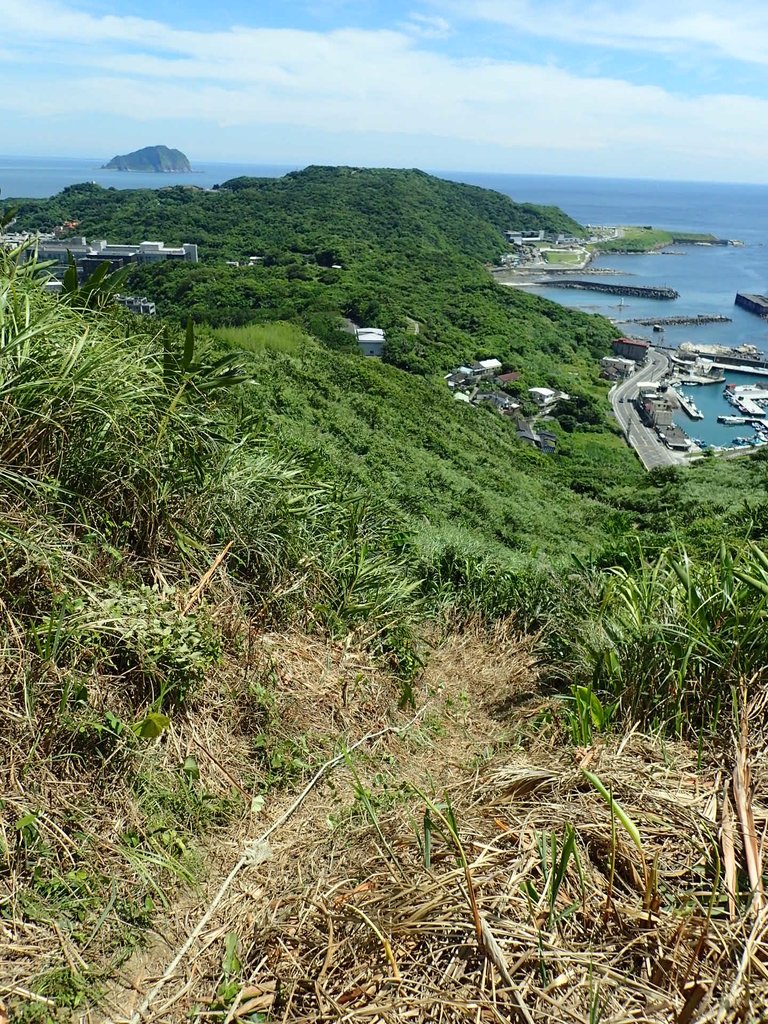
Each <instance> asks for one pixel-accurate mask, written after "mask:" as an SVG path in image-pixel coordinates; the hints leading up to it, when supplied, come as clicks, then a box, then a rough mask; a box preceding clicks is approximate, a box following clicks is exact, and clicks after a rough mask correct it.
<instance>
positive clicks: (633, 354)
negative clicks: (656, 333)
mask: <svg viewBox="0 0 768 1024" xmlns="http://www.w3.org/2000/svg"><path fill="white" fill-rule="evenodd" d="M650 347H651V345H650V342H648V341H643V340H642V338H617V339H616V341H614V343H613V351H614V352H615V353H616V355H617V356H623V357H624V358H625V359H634V360H635V362H636V363H642V362H644V361H645V358H646V356H647V355H648V349H649V348H650Z"/></svg>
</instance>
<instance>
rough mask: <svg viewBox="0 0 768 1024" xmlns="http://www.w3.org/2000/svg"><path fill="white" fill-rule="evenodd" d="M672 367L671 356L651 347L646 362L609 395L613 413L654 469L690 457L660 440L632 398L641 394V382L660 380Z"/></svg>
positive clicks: (646, 462) (680, 462)
mask: <svg viewBox="0 0 768 1024" xmlns="http://www.w3.org/2000/svg"><path fill="white" fill-rule="evenodd" d="M668 368H669V359H668V357H667V356H666V355H665V354H664V353H663V352H659V351H657V350H656V349H654V348H652V349H649V351H648V361H647V362H646V364H645V366H643V367H642V368H641V369H640V370H638V371H637V373H634V374H633V375H632V376H631V377H628V378H627V380H624V381H622V382H621V383H620V384H616V385H614V387H612V388H611V390H610V392H609V396H608V397H609V398H610V400H611V405H612V406H613V414H614V416H615V417H616V421H617V422H618V424H619V426H620V427H621V430H622V433H623V434H624V437H625V438H626V439H627V443H628V444H629V445H631V446H632V448H634V449H635V451H636V452H637V454H638V457H639V458H640V461H641V462H642V464H643V465H644V466H645V468H646V469H654V468H655V467H656V466H680V465H682V464H683V463H685V462H687V461H688V459H687V456H686V455H685V454H683V453H682V452H673V451H671V450H670V449H669V448H667V446H666V445H665V444H664V443H663V442H662V441H660V440H659V438H658V436H657V435H656V431H655V430H653V429H652V428H651V427H646V426H645V425H644V424H643V422H642V420H641V419H640V417H639V416H638V414H637V410H636V409H635V408H634V406H633V405H632V403H631V399H633V398H634V397H635V396H636V395H637V386H638V384H646V383H656V381H659V380H661V378H662V377H663V376H664V374H665V373H666V372H667V370H668Z"/></svg>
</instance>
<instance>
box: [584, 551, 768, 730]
mask: <svg viewBox="0 0 768 1024" xmlns="http://www.w3.org/2000/svg"><path fill="white" fill-rule="evenodd" d="M579 617H581V618H582V621H583V623H584V624H583V625H582V627H581V629H580V630H579V635H578V637H577V638H576V640H575V643H574V651H575V653H576V654H577V655H578V656H580V657H581V659H582V663H581V669H582V671H583V672H585V673H587V674H589V676H590V680H589V681H590V683H591V685H592V686H593V687H594V689H595V690H596V691H597V692H598V693H604V694H607V695H609V699H611V700H613V701H615V702H616V706H617V717H619V718H623V719H624V720H627V719H629V720H630V721H631V722H632V723H635V722H638V723H640V724H641V725H643V726H647V727H654V728H663V729H665V730H669V731H670V732H672V733H673V734H674V735H676V736H688V737H692V736H696V735H698V734H699V733H700V731H701V730H705V731H710V732H715V731H717V730H718V729H719V728H720V727H721V726H723V727H724V726H727V725H729V724H730V725H733V726H737V725H738V722H737V721H734V720H733V718H732V712H733V709H734V708H737V707H738V705H739V701H740V699H741V694H742V692H743V690H744V689H745V687H747V685H749V686H751V688H752V689H753V690H754V691H755V692H756V691H757V690H758V688H759V687H760V686H762V685H763V684H764V677H765V672H766V667H765V666H766V663H767V662H768V630H767V629H766V625H767V624H768V623H767V618H768V555H766V553H765V552H764V551H763V549H762V548H761V547H760V546H759V545H758V544H756V543H745V544H743V545H741V546H740V547H738V548H736V549H732V548H730V547H729V546H728V545H727V544H725V543H724V542H723V543H722V544H721V546H720V550H719V552H718V554H717V555H716V556H715V557H714V558H711V559H710V560H708V561H703V560H697V559H696V558H694V557H693V556H692V555H690V554H689V553H688V552H687V551H686V550H685V548H683V547H676V548H674V549H668V550H666V551H664V552H663V553H662V554H661V555H659V556H658V557H657V558H655V559H653V560H650V561H649V560H646V559H645V558H641V559H640V560H639V563H638V564H637V566H636V567H633V568H632V569H628V568H624V567H617V568H613V569H610V570H608V571H606V572H605V573H604V574H603V575H602V594H601V599H600V602H599V605H598V606H597V608H596V610H593V611H592V612H590V610H589V609H587V608H582V609H580V610H578V611H577V612H576V615H575V618H579Z"/></svg>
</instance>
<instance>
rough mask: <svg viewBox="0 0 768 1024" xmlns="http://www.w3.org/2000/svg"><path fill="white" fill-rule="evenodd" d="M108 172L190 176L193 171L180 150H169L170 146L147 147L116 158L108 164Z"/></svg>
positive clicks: (106, 166) (106, 168)
mask: <svg viewBox="0 0 768 1024" xmlns="http://www.w3.org/2000/svg"><path fill="white" fill-rule="evenodd" d="M103 169H104V170H107V171H144V172H154V173H157V174H189V173H190V172H191V171H192V167H191V166H190V163H189V160H188V159H187V157H186V156H185V155H184V154H183V153H182V152H181V150H180V149H169V148H168V146H145V147H144V148H143V149H137V150H135V151H134V152H133V153H126V154H125V155H124V156H114V157H112V159H111V160H110V161H109V163H108V164H104V167H103Z"/></svg>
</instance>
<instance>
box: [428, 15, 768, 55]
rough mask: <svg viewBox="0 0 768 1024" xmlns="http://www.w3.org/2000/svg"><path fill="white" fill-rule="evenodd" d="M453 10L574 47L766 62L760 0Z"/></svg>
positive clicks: (767, 24) (766, 23)
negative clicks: (696, 53)
mask: <svg viewBox="0 0 768 1024" xmlns="http://www.w3.org/2000/svg"><path fill="white" fill-rule="evenodd" d="M444 6H446V7H447V8H448V9H451V10H453V11H455V12H456V13H459V12H461V13H462V14H463V15H464V17H465V18H467V19H469V20H473V21H476V20H485V21H491V22H496V23H498V24H500V25H505V26H508V27H509V28H513V29H516V30H518V31H522V32H526V33H528V34H530V35H534V36H540V37H544V38H547V39H553V40H560V41H563V42H568V43H571V44H574V45H579V44H581V45H595V46H603V47H611V48H617V49H626V50H639V51H650V52H654V53H667V54H676V53H682V52H688V51H692V50H699V51H702V52H704V53H708V54H710V55H712V56H720V57H726V58H728V59H729V60H735V61H739V62H750V63H758V64H764V63H768V8H767V7H766V6H765V5H764V4H763V3H758V2H756V0H744V2H741V3H738V4H736V3H733V0H674V2H673V3H670V2H669V0H621V2H620V3H616V2H614V0H610V2H606V0H536V2H535V3H534V2H532V0H471V2H466V0H447V3H446V4H445V5H444Z"/></svg>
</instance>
